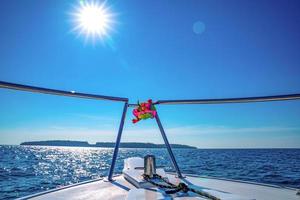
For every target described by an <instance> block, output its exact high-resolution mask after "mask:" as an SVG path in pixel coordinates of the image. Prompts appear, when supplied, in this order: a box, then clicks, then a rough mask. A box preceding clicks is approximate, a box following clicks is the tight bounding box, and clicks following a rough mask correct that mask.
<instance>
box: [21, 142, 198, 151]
mask: <svg viewBox="0 0 300 200" xmlns="http://www.w3.org/2000/svg"><path fill="white" fill-rule="evenodd" d="M20 145H24V146H25V145H26V146H63V147H100V148H114V147H115V143H114V142H97V143H96V144H89V143H88V142H86V141H70V140H47V141H30V142H22V143H21V144H20ZM171 147H172V148H179V149H197V147H194V146H189V145H184V144H171ZM120 148H165V145H164V144H154V143H142V142H122V143H121V144H120Z"/></svg>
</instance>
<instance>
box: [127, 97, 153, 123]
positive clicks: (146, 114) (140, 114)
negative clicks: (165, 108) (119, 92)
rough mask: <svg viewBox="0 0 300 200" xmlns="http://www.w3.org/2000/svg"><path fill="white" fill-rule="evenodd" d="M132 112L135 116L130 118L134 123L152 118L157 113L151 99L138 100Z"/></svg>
mask: <svg viewBox="0 0 300 200" xmlns="http://www.w3.org/2000/svg"><path fill="white" fill-rule="evenodd" d="M132 113H133V115H134V116H135V119H133V120H132V122H133V123H134V124H135V123H137V122H138V121H140V120H142V119H143V120H144V119H149V118H154V117H156V115H157V113H156V109H155V107H154V105H153V103H152V100H151V99H149V100H148V101H147V102H143V103H140V102H138V106H137V107H136V108H135V109H133V111H132Z"/></svg>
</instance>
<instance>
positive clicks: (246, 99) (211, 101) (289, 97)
mask: <svg viewBox="0 0 300 200" xmlns="http://www.w3.org/2000/svg"><path fill="white" fill-rule="evenodd" d="M286 100H300V94H286V95H274V96H260V97H242V98H222V99H185V100H159V101H157V102H155V103H154V104H160V105H168V104H169V105H171V104H174V105H175V104H223V103H254V102H266V101H286Z"/></svg>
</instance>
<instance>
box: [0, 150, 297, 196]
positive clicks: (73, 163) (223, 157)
mask: <svg viewBox="0 0 300 200" xmlns="http://www.w3.org/2000/svg"><path fill="white" fill-rule="evenodd" d="M173 151H174V154H175V156H176V159H177V162H178V165H179V167H180V169H181V170H182V172H183V173H187V174H199V175H207V176H214V177H222V178H229V179H237V180H246V181H254V182H260V183H268V184H275V185H281V186H288V187H294V188H300V149H174V150H173ZM112 153H113V149H111V148H85V147H41V146H6V145H3V146H0V199H14V198H17V197H22V196H25V195H29V194H33V193H36V192H41V191H45V190H48V189H52V188H56V187H60V186H64V185H69V184H72V183H77V182H80V181H85V180H90V179H94V178H99V177H103V176H106V175H107V174H108V170H109V167H110V163H111V158H112ZM147 154H153V155H155V156H156V161H157V165H159V166H165V170H167V171H173V168H172V164H171V161H170V159H169V157H168V154H167V151H166V149H120V151H119V156H118V161H117V164H116V170H115V172H116V173H121V171H122V168H123V160H124V159H125V158H128V157H133V156H139V157H144V156H145V155H147Z"/></svg>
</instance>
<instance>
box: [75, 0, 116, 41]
mask: <svg viewBox="0 0 300 200" xmlns="http://www.w3.org/2000/svg"><path fill="white" fill-rule="evenodd" d="M72 15H73V17H74V22H75V23H74V29H73V30H75V31H76V32H77V33H79V35H84V36H85V38H86V39H88V40H89V39H92V40H93V41H95V40H96V39H101V40H103V39H104V38H106V37H109V34H110V33H111V31H112V29H113V28H112V27H113V24H114V23H115V21H114V14H113V13H112V12H111V11H110V9H109V8H108V7H107V6H106V5H105V3H104V2H103V3H100V2H98V1H82V2H81V3H80V4H79V5H78V7H77V8H76V9H75V10H74V12H73V13H72Z"/></svg>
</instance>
